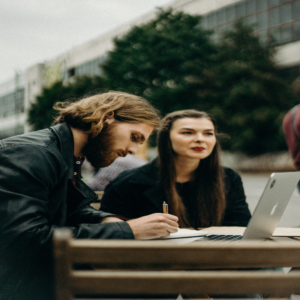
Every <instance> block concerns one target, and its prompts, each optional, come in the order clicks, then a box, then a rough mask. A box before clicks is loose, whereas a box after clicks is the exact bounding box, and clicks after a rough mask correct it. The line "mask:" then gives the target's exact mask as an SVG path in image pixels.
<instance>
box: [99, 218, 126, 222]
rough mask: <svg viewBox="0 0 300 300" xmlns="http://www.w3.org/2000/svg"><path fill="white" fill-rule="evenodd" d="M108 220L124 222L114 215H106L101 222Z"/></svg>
mask: <svg viewBox="0 0 300 300" xmlns="http://www.w3.org/2000/svg"><path fill="white" fill-rule="evenodd" d="M108 222H124V221H123V220H122V219H119V218H116V217H106V218H104V219H103V220H102V221H101V223H108Z"/></svg>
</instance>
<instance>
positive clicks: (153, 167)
mask: <svg viewBox="0 0 300 300" xmlns="http://www.w3.org/2000/svg"><path fill="white" fill-rule="evenodd" d="M216 135H217V133H216V123H215V120H214V118H213V117H212V116H211V115H210V114H208V113H205V112H200V111H197V110H182V111H175V112H173V113H170V114H168V115H166V116H165V118H164V119H163V120H162V125H161V128H160V130H159V131H158V136H157V145H158V158H157V159H155V160H154V161H152V162H151V163H149V164H147V165H145V166H142V167H140V168H137V169H134V170H130V171H126V172H124V173H122V174H120V175H119V176H118V177H117V178H116V179H115V180H113V181H112V182H111V183H110V184H109V185H108V186H107V188H106V190H105V192H104V196H103V198H102V201H101V210H104V211H107V212H111V213H115V214H117V215H122V216H124V217H126V218H129V219H132V218H138V217H141V216H145V215H149V214H152V213H159V212H162V211H163V208H162V205H163V203H164V202H166V203H167V204H168V207H169V213H171V214H173V215H176V216H177V217H178V218H179V225H180V227H193V228H199V227H209V226H246V225H247V224H248V221H249V220H250V217H251V216H250V212H249V209H248V204H247V203H246V200H245V193H244V189H243V184H242V181H241V178H240V176H239V175H238V174H237V173H236V172H234V171H233V170H232V169H230V168H226V167H222V166H221V164H220V157H219V152H220V146H219V143H218V141H217V138H216Z"/></svg>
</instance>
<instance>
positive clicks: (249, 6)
mask: <svg viewBox="0 0 300 300" xmlns="http://www.w3.org/2000/svg"><path fill="white" fill-rule="evenodd" d="M246 12H247V15H250V14H254V13H255V12H256V1H255V0H248V1H247V2H246Z"/></svg>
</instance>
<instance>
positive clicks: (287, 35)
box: [280, 24, 292, 43]
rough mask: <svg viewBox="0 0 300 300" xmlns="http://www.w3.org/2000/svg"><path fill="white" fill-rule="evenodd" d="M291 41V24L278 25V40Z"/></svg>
mask: <svg viewBox="0 0 300 300" xmlns="http://www.w3.org/2000/svg"><path fill="white" fill-rule="evenodd" d="M290 41H292V27H291V24H286V25H282V26H281V27H280V42H281V43H288V42H290Z"/></svg>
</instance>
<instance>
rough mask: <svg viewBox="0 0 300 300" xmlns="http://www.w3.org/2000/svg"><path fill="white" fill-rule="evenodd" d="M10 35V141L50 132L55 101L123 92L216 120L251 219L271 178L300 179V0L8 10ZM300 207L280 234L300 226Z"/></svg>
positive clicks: (4, 104) (145, 151)
mask: <svg viewBox="0 0 300 300" xmlns="http://www.w3.org/2000/svg"><path fill="white" fill-rule="evenodd" d="M0 25H1V33H0V36H1V39H0V43H1V54H2V55H1V58H0V66H1V67H0V139H3V138H6V137H9V136H12V135H17V134H22V133H25V132H29V131H31V130H38V129H43V128H47V127H49V126H51V125H52V123H53V117H54V116H55V111H54V110H53V109H52V107H53V104H54V103H55V102H57V101H65V100H71V101H73V100H74V101H75V100H77V99H79V98H81V97H83V96H84V95H92V94H94V93H99V92H105V91H108V90H121V91H126V92H130V93H134V94H136V95H141V96H143V97H145V98H146V99H148V100H149V101H150V102H151V103H152V104H153V105H154V106H155V107H156V108H158V109H159V110H160V111H161V113H162V115H165V114H166V113H168V112H171V111H174V110H179V109H189V108H196V109H199V110H205V111H207V112H209V113H212V114H213V115H214V117H215V118H216V120H217V124H218V132H219V133H221V135H220V137H219V140H220V142H221V146H222V149H223V151H222V161H223V164H224V165H226V166H229V167H232V168H233V169H235V170H236V171H238V172H239V173H241V175H242V177H243V180H244V185H245V189H246V194H247V197H248V202H249V204H250V208H251V210H252V211H253V209H254V207H255V205H256V203H257V202H256V201H257V200H258V197H259V195H260V194H261V192H262V190H263V188H264V185H265V184H266V182H267V179H268V176H269V174H270V173H271V172H273V171H291V170H295V169H294V166H293V164H292V161H291V158H290V155H289V153H288V149H287V146H286V143H285V139H284V135H283V132H282V120H283V118H284V116H285V114H286V113H287V112H288V110H290V109H291V108H292V107H293V106H295V105H296V104H298V103H299V100H300V0H214V1H211V0H173V1H169V0H168V1H164V0H147V1H139V0H122V1H121V0H109V1H105V0H101V1H96V0H90V1H84V2H83V1H80V0H75V1H74V0H72V1H70V0H68V1H56V0H55V1H54V0H51V1H50V0H46V1H42V2H41V1H37V0H31V1H30V0H28V1H26V2H20V1H17V0H10V1H6V0H3V1H1V3H0ZM155 146H156V144H155V135H154V136H153V137H152V138H151V139H150V141H149V143H148V144H147V145H146V146H145V147H143V148H142V149H140V151H139V153H138V155H139V156H140V157H142V158H144V159H147V160H151V159H153V158H154V157H155V155H156V148H155ZM83 174H84V179H86V180H87V179H89V178H90V177H91V176H92V175H93V170H92V169H91V167H90V166H89V165H88V164H85V170H84V172H83ZM299 200H300V199H299V195H298V194H297V192H296V191H295V193H294V196H293V198H292V201H291V202H290V204H291V206H289V208H288V209H287V211H286V217H285V218H283V219H284V221H282V222H284V223H283V224H281V225H284V226H289V225H291V226H298V223H299V224H300V221H299V222H298V219H299V218H298V216H299V215H300V211H299V210H300V209H298V210H297V208H298V206H299V205H298V202H299Z"/></svg>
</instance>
